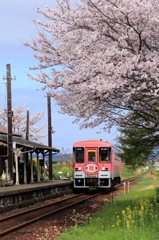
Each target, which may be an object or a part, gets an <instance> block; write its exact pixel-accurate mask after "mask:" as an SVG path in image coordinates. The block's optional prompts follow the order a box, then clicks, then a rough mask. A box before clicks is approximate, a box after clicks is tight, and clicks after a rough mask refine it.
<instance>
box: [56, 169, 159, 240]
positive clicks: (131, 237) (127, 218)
mask: <svg viewBox="0 0 159 240" xmlns="http://www.w3.org/2000/svg"><path fill="white" fill-rule="evenodd" d="M152 185H155V186H156V188H154V189H152V188H150V189H149V187H150V186H152ZM158 187H159V179H158V177H156V175H151V174H146V176H144V177H142V181H140V182H139V183H138V184H137V185H136V186H135V187H133V188H131V189H130V191H129V193H128V192H126V193H125V195H124V194H122V195H121V196H118V197H116V198H115V199H114V200H113V202H112V201H111V202H110V203H109V204H108V205H105V206H104V207H102V208H101V209H100V210H99V211H98V212H96V213H94V214H93V215H92V216H91V218H90V219H89V221H86V222H85V223H84V226H83V227H77V226H76V227H74V228H72V229H70V231H69V232H66V233H63V234H62V235H61V236H60V237H58V238H57V240H81V238H82V239H86V240H89V239H90V240H156V239H159V221H158V220H159V203H158V202H159V192H157V189H158ZM126 189H127V187H126ZM146 189H147V190H146ZM156 192H157V195H156Z"/></svg>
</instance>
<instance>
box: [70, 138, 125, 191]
mask: <svg viewBox="0 0 159 240" xmlns="http://www.w3.org/2000/svg"><path fill="white" fill-rule="evenodd" d="M120 152H121V151H120V149H118V148H117V147H116V146H115V145H113V144H111V143H109V142H107V141H105V140H102V139H92V140H88V141H81V142H76V143H74V144H73V159H72V161H73V163H72V168H73V187H74V189H75V190H77V189H87V190H89V189H90V188H99V189H103V188H112V187H114V186H115V185H117V184H119V183H120V182H121V173H122V159H121V158H120V157H119V156H118V153H120Z"/></svg>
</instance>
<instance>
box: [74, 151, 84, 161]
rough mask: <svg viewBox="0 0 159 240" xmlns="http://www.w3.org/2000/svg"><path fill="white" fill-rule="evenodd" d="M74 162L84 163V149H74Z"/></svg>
mask: <svg viewBox="0 0 159 240" xmlns="http://www.w3.org/2000/svg"><path fill="white" fill-rule="evenodd" d="M73 155H74V162H75V163H84V148H73Z"/></svg>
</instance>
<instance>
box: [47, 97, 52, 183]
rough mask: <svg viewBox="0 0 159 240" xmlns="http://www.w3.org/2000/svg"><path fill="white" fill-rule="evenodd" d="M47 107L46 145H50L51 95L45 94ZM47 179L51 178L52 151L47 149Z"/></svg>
mask: <svg viewBox="0 0 159 240" xmlns="http://www.w3.org/2000/svg"><path fill="white" fill-rule="evenodd" d="M47 109H48V146H49V147H52V126H51V97H50V96H49V94H47ZM49 179H50V180H52V151H49Z"/></svg>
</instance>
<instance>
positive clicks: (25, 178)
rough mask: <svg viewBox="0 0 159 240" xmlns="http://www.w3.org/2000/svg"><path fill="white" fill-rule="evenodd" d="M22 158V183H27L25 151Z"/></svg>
mask: <svg viewBox="0 0 159 240" xmlns="http://www.w3.org/2000/svg"><path fill="white" fill-rule="evenodd" d="M23 159H24V184H27V172H26V153H24V154H23Z"/></svg>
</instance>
